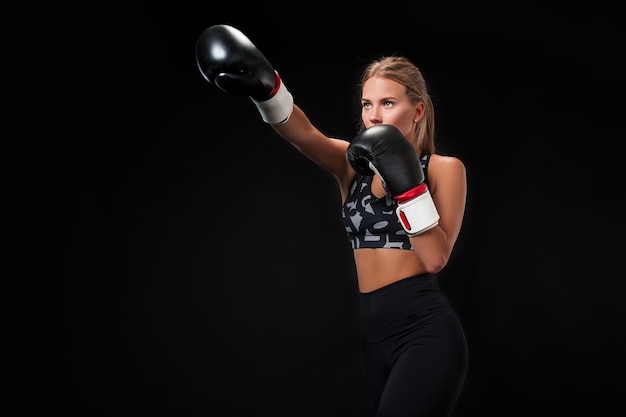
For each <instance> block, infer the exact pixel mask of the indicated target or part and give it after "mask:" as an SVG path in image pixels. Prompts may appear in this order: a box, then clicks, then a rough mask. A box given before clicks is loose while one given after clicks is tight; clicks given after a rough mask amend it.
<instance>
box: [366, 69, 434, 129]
mask: <svg viewBox="0 0 626 417" xmlns="http://www.w3.org/2000/svg"><path fill="white" fill-rule="evenodd" d="M423 116H424V104H423V103H418V104H412V103H411V101H410V100H409V96H408V95H407V93H406V87H405V86H404V85H402V84H400V83H398V82H396V81H393V80H390V79H387V78H381V77H372V78H370V79H369V80H367V81H365V83H364V84H363V88H362V90H361V118H362V119H363V124H364V125H365V127H366V128H369V127H372V126H374V125H377V124H388V125H393V126H395V127H397V128H398V129H399V130H400V131H401V132H402V134H403V135H404V137H405V138H407V140H409V141H411V138H412V136H413V130H414V129H415V126H416V124H417V121H418V120H419V119H421V118H422V117H423Z"/></svg>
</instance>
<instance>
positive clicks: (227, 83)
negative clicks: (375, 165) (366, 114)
mask: <svg viewBox="0 0 626 417" xmlns="http://www.w3.org/2000/svg"><path fill="white" fill-rule="evenodd" d="M196 60H197V63H198V68H199V69H200V72H201V73H202V75H203V76H204V78H205V79H206V80H207V81H209V82H210V83H211V84H213V85H215V86H217V87H218V88H220V89H221V90H223V91H224V92H226V93H229V94H232V95H236V96H248V97H250V99H251V100H252V102H253V103H254V104H255V106H256V107H257V109H258V110H259V113H260V114H261V117H262V119H263V121H264V122H266V123H268V124H269V125H271V126H272V127H273V128H274V129H275V130H276V132H277V133H278V134H279V135H280V136H281V137H283V138H284V139H285V140H287V141H288V142H290V143H291V144H292V145H293V146H294V147H295V148H296V149H298V150H299V151H300V152H302V153H303V154H304V155H306V156H307V157H308V158H310V159H311V160H312V161H314V162H315V163H317V164H318V165H320V166H321V167H322V168H324V169H326V170H327V171H329V172H330V173H331V174H333V175H334V176H335V178H337V181H338V182H339V184H340V188H341V192H342V195H345V190H346V189H347V186H348V185H347V184H348V182H349V181H350V179H351V178H352V176H353V175H354V171H353V170H352V169H351V168H350V166H349V164H348V163H347V160H346V149H347V147H348V145H349V143H348V142H347V141H344V140H341V139H334V138H329V137H327V136H326V135H324V134H323V133H321V132H320V131H319V130H318V129H317V128H316V127H315V126H313V124H312V123H311V122H310V121H309V119H308V117H307V116H306V115H305V114H304V112H303V111H302V110H301V109H300V108H299V107H298V106H297V105H294V102H293V97H292V95H291V93H290V92H289V90H288V89H287V86H286V85H285V83H284V82H283V80H282V79H281V77H280V75H279V74H278V72H277V71H276V70H275V69H274V67H273V66H272V65H271V64H270V63H269V61H268V60H267V59H266V58H265V56H264V55H263V54H262V53H261V51H260V50H259V49H258V48H257V47H256V46H255V45H254V44H253V43H252V42H251V41H250V39H248V37H247V36H246V35H244V34H243V33H242V32H241V31H240V30H238V29H236V28H234V27H232V26H229V25H214V26H211V27H209V28H208V29H206V30H205V31H204V32H202V34H201V35H200V36H199V38H198V41H197V43H196Z"/></svg>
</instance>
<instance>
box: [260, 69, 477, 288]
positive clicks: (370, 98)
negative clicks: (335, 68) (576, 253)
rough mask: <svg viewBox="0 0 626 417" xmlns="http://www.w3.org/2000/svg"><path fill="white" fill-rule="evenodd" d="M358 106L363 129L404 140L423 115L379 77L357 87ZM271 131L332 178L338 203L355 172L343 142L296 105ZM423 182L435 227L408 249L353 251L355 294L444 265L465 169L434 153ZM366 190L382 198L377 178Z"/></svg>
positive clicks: (457, 220)
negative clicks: (386, 130) (391, 132)
mask: <svg viewBox="0 0 626 417" xmlns="http://www.w3.org/2000/svg"><path fill="white" fill-rule="evenodd" d="M361 104H362V110H361V118H362V120H363V123H364V124H365V127H366V128H369V127H371V126H374V125H377V124H390V125H393V126H395V127H397V128H398V129H399V130H400V131H401V132H402V133H403V135H404V137H405V138H406V140H407V141H409V142H411V138H412V136H413V130H414V129H415V126H416V122H417V121H419V120H420V119H421V118H422V117H423V116H424V104H423V103H417V104H412V103H411V102H410V101H409V97H408V95H407V94H406V87H405V86H403V85H402V84H400V83H397V82H396V81H393V80H390V79H386V78H382V77H373V78H370V79H369V80H367V81H366V82H365V83H364V84H363V87H362V91H361ZM272 127H273V128H274V129H275V130H276V132H277V133H278V134H279V135H280V136H282V137H283V138H284V139H286V140H287V141H288V142H290V143H291V144H292V145H293V146H295V147H296V149H298V150H299V151H300V152H302V153H303V154H304V155H306V156H307V157H308V158H309V159H311V160H312V161H314V162H315V163H317V164H318V165H320V166H321V167H322V168H324V169H326V170H327V171H328V172H330V173H331V174H333V176H334V177H335V179H336V180H337V183H338V184H339V189H340V191H341V198H342V202H344V201H345V199H346V196H347V195H348V187H349V185H350V183H351V181H352V179H353V178H354V176H355V174H356V172H355V171H354V170H353V169H352V167H351V166H350V164H349V163H348V162H347V159H346V150H347V148H348V146H349V142H347V141H345V140H343V139H337V138H330V137H328V136H326V135H324V134H323V133H321V132H320V131H319V130H318V129H317V128H316V127H315V126H314V125H313V124H311V122H310V120H309V119H308V117H307V116H306V115H305V114H304V112H303V111H302V110H301V109H300V108H299V107H298V106H297V105H294V110H293V113H292V115H291V117H290V118H289V120H288V121H287V122H286V123H284V124H282V125H273V126H272ZM419 151H420V150H419V149H418V152H419ZM428 179H429V189H430V193H431V195H432V198H433V201H434V202H435V206H436V207H437V211H438V212H439V215H440V219H439V224H438V225H437V226H435V227H434V228H432V229H430V230H428V231H426V232H424V233H422V234H420V235H418V236H415V237H412V238H411V243H412V245H413V250H398V249H354V250H353V252H354V261H355V265H356V271H357V277H358V285H359V291H360V292H363V293H366V292H371V291H374V290H376V289H378V288H381V287H383V286H385V285H388V284H390V283H393V282H395V281H398V280H400V279H403V278H406V277H409V276H411V275H416V274H420V273H425V272H431V273H437V272H439V271H441V270H442V269H443V268H444V267H445V266H446V264H447V263H448V260H449V258H450V255H451V253H452V249H453V248H454V244H455V242H456V240H457V237H458V235H459V232H460V230H461V224H462V221H463V215H464V212H465V202H466V196H467V178H466V171H465V166H464V165H463V163H462V162H461V161H460V160H459V159H458V158H455V157H451V156H443V155H438V154H434V155H432V156H431V159H430V163H429V168H428ZM372 191H373V193H374V195H375V196H376V197H379V198H380V197H383V196H384V195H385V194H386V192H385V190H384V188H383V186H382V182H381V180H380V178H378V177H374V182H373V184H372Z"/></svg>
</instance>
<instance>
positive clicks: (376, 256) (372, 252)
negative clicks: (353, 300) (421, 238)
mask: <svg viewBox="0 0 626 417" xmlns="http://www.w3.org/2000/svg"><path fill="white" fill-rule="evenodd" d="M353 252H354V262H355V265H356V272H357V277H358V283H359V291H360V292H362V293H367V292H371V291H374V290H377V289H379V288H382V287H384V286H385V285H389V284H391V283H392V282H396V281H398V280H400V279H403V278H407V277H410V276H412V275H417V274H422V273H424V272H426V270H425V268H424V266H423V265H422V263H421V262H420V260H419V259H418V258H417V256H416V255H415V252H413V251H412V250H403V249H355V250H354V251H353Z"/></svg>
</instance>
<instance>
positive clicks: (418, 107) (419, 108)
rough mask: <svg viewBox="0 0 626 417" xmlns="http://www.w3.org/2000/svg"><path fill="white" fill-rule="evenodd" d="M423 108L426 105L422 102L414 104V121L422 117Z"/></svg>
mask: <svg viewBox="0 0 626 417" xmlns="http://www.w3.org/2000/svg"><path fill="white" fill-rule="evenodd" d="M425 109H426V106H424V102H419V103H417V105H416V106H415V117H413V120H414V121H415V122H416V123H417V122H419V121H420V120H422V117H424V114H425V112H426V111H425Z"/></svg>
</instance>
